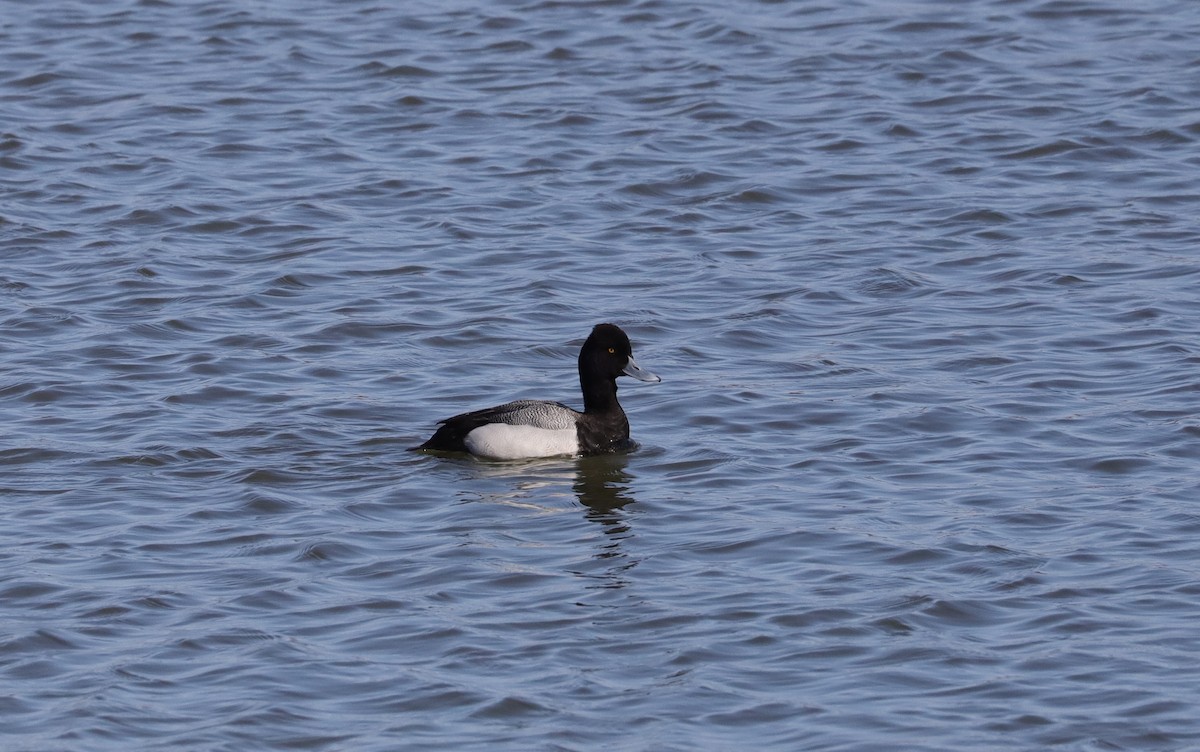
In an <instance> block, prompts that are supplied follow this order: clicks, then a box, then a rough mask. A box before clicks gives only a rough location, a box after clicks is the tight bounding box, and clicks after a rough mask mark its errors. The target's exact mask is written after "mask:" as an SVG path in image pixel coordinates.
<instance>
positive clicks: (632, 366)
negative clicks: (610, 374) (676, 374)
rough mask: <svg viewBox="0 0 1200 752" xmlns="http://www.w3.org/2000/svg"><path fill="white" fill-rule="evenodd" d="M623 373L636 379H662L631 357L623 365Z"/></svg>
mask: <svg viewBox="0 0 1200 752" xmlns="http://www.w3.org/2000/svg"><path fill="white" fill-rule="evenodd" d="M624 373H625V375H626V376H632V377H633V378H635V379H637V380H638V381H651V382H656V381H662V379H660V378H659V377H658V376H656V375H654V374H652V373H650V372H649V371H647V370H646V369H644V368H642V367H641V366H639V365H638V364H637V361H635V360H634V359H633V358H630V359H629V364H628V365H626V366H625V371H624Z"/></svg>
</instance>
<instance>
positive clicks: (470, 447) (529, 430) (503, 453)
mask: <svg viewBox="0 0 1200 752" xmlns="http://www.w3.org/2000/svg"><path fill="white" fill-rule="evenodd" d="M463 444H465V445H466V447H467V451H469V452H470V453H471V454H474V455H476V456H478V457H487V458H489V459H494V460H519V459H524V458H526V457H552V456H554V455H557V454H575V453H576V452H578V451H579V435H578V434H577V433H576V431H575V427H574V426H572V427H571V428H557V429H554V428H538V427H537V426H518V425H513V424H511V423H488V424H487V425H485V426H480V427H479V428H476V429H475V430H474V431H471V432H470V433H469V434H467V436H466V438H465V439H463Z"/></svg>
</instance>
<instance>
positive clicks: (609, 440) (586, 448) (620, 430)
mask: <svg viewBox="0 0 1200 752" xmlns="http://www.w3.org/2000/svg"><path fill="white" fill-rule="evenodd" d="M576 431H577V433H578V435H579V451H580V453H581V454H604V453H605V452H619V451H624V450H626V449H629V448H630V447H631V445H632V442H631V441H630V439H629V419H628V418H626V417H625V411H624V410H621V409H620V408H619V407H618V408H617V410H615V411H611V412H605V413H583V414H582V415H580V416H579V420H578V421H577V422H576Z"/></svg>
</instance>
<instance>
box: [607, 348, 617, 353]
mask: <svg viewBox="0 0 1200 752" xmlns="http://www.w3.org/2000/svg"><path fill="white" fill-rule="evenodd" d="M608 354H609V355H616V354H617V348H615V347H610V348H608Z"/></svg>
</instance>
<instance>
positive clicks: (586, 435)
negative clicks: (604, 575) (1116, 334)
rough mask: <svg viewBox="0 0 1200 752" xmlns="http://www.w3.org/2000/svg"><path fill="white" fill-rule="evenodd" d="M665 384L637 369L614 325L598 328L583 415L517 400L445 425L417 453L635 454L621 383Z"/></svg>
mask: <svg viewBox="0 0 1200 752" xmlns="http://www.w3.org/2000/svg"><path fill="white" fill-rule="evenodd" d="M618 376H632V377H633V378H635V379H637V380H639V381H650V382H657V381H662V379H660V378H659V377H658V376H655V375H654V374H653V373H650V372H649V371H646V370H645V369H643V368H641V367H640V366H638V364H637V362H636V361H634V359H633V348H632V347H631V346H630V344H629V337H628V336H627V335H626V334H625V332H623V331H622V330H621V328H620V327H619V326H616V325H614V324H597V325H596V326H595V327H594V328H593V329H592V333H591V334H590V335H588V338H587V340H586V341H585V342H584V343H583V347H582V348H580V350H579V386H580V387H581V388H582V390H583V412H579V411H578V410H574V409H572V408H570V407H567V406H566V405H564V404H562V403H560V402H545V401H542V400H517V401H516V402H508V403H505V404H503V405H497V406H496V407H489V408H486V409H483V410H475V411H474V412H469V413H463V414H462V415H455V416H454V417H453V418H447V419H446V420H443V421H441V425H440V426H439V427H438V429H437V431H436V432H435V433H434V434H433V437H432V438H430V439H429V441H426V442H425V443H424V444H422V445H421V446H419V447H414V448H415V449H418V450H433V451H442V452H470V453H471V454H473V455H475V456H477V457H486V458H488V459H498V460H514V459H523V458H528V457H553V456H557V455H564V454H602V453H605V452H618V451H623V450H627V449H631V448H633V447H634V446H636V444H634V443H633V441H631V440H630V438H629V419H628V418H626V417H625V411H624V410H622V409H621V404H620V403H619V402H617V377H618Z"/></svg>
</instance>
